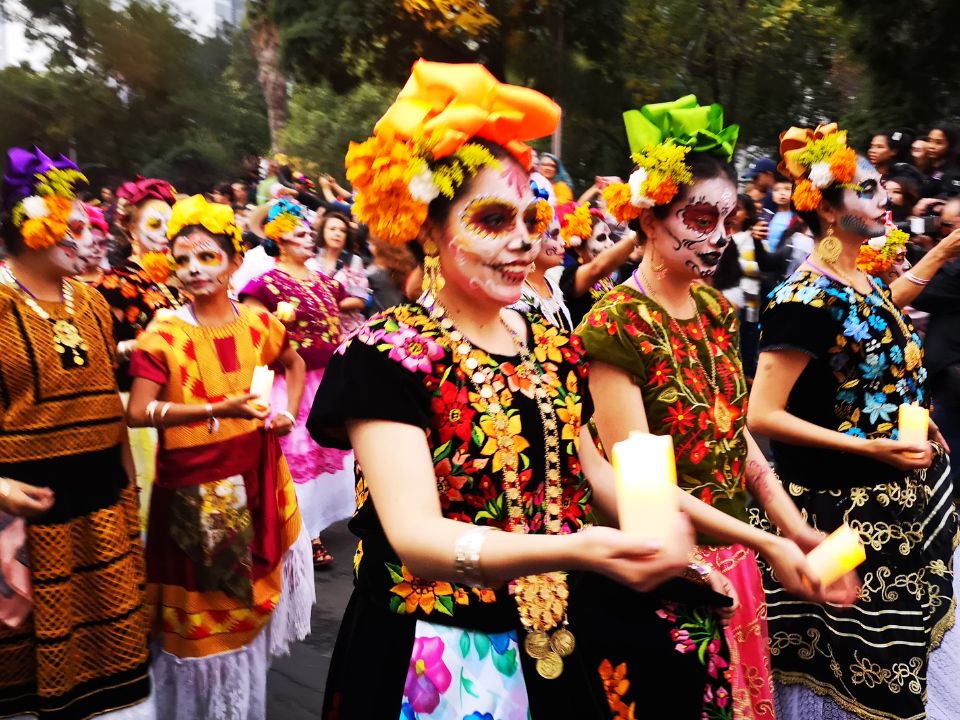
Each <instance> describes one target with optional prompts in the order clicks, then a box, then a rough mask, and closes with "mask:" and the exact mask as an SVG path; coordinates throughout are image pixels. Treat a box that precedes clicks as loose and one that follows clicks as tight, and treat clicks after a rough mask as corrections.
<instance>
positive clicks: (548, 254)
mask: <svg viewBox="0 0 960 720" xmlns="http://www.w3.org/2000/svg"><path fill="white" fill-rule="evenodd" d="M564 254H565V248H564V246H563V240H561V239H560V222H559V221H558V220H557V218H556V217H554V218H553V220H552V221H551V222H550V229H549V230H547V231H546V232H545V233H543V235H541V236H540V253H539V254H538V255H537V261H536V262H537V266H538V267H542V268H552V267H556V266H557V265H560V264H561V263H562V262H563V256H564Z"/></svg>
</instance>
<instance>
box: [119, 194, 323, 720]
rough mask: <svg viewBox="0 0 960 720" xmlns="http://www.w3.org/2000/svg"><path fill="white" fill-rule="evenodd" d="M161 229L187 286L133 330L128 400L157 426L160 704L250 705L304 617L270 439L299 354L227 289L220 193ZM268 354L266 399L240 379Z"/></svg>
mask: <svg viewBox="0 0 960 720" xmlns="http://www.w3.org/2000/svg"><path fill="white" fill-rule="evenodd" d="M167 232H168V234H169V236H170V240H171V251H172V254H173V260H174V263H175V264H176V268H177V269H176V273H177V278H178V279H179V281H180V282H181V283H182V284H183V287H184V288H185V290H186V291H187V292H188V293H190V295H191V297H192V298H193V301H192V302H191V303H190V304H188V305H185V306H184V307H182V308H180V309H179V310H177V311H176V312H175V313H171V314H169V315H164V316H162V317H159V318H156V319H155V320H154V322H153V323H152V324H151V326H150V328H149V329H148V330H147V332H145V333H144V334H143V335H142V336H141V337H140V339H139V341H138V345H137V350H136V351H134V354H133V357H132V359H131V366H130V372H131V374H132V375H133V377H134V384H133V390H132V392H131V394H130V406H129V409H128V412H127V419H128V422H129V423H130V424H131V425H133V426H147V425H149V426H152V427H155V428H157V429H158V432H159V434H160V450H159V452H158V456H157V478H156V482H155V484H154V487H153V497H152V502H151V504H150V519H149V523H148V528H147V546H146V558H147V611H148V617H149V621H150V622H151V623H152V629H153V631H154V635H155V637H156V638H157V646H156V649H155V652H154V659H153V677H154V681H155V697H156V702H157V716H158V718H160V719H161V720H165V719H171V720H172V718H191V719H193V718H195V719H198V720H206V719H209V720H219V719H220V718H223V717H227V716H229V717H238V718H248V719H250V720H261V719H262V718H264V717H265V716H266V687H265V686H266V675H267V669H268V667H269V664H270V660H271V658H273V657H275V656H277V655H280V654H285V653H286V652H288V650H289V645H290V643H291V642H295V641H297V640H302V639H303V638H304V636H306V634H307V633H308V632H309V629H310V607H311V605H312V604H313V601H314V585H313V565H312V563H311V562H310V541H309V538H308V536H307V533H306V532H305V531H304V530H303V528H302V521H301V518H300V512H299V510H298V508H297V499H296V493H295V491H294V487H293V481H292V479H291V477H290V472H289V470H288V468H287V463H286V461H285V459H284V457H283V454H282V452H281V450H280V445H279V442H278V436H283V435H287V434H289V433H290V431H291V430H292V428H293V426H294V423H295V421H296V413H297V411H298V410H299V407H300V399H301V396H302V394H303V383H304V363H303V360H302V359H301V358H300V356H299V355H298V354H297V352H296V350H294V349H293V348H292V347H291V346H290V343H289V339H288V337H287V333H286V330H285V329H284V326H283V324H282V323H281V322H280V321H279V320H277V319H276V318H275V317H273V316H272V315H271V314H270V313H268V312H267V311H266V310H264V309H259V310H255V309H252V308H250V307H248V306H246V305H238V304H236V303H234V302H233V301H232V300H231V299H230V297H229V295H228V287H229V279H230V274H231V273H232V272H233V271H234V270H236V268H237V267H239V265H240V260H241V255H242V253H243V241H242V239H241V233H240V229H239V228H238V227H237V225H236V223H235V221H234V215H233V210H232V209H231V208H230V206H229V205H217V204H213V203H208V202H207V201H206V200H204V198H203V196H201V195H196V196H194V197H191V198H188V199H186V200H181V201H180V202H178V203H177V204H176V205H175V206H174V208H173V213H172V214H171V217H170V223H169V226H168V229H167ZM275 363H277V364H279V365H281V366H282V367H283V372H284V375H285V378H286V387H287V393H286V395H287V398H286V405H281V406H277V405H269V406H268V405H267V404H266V402H267V401H266V400H265V399H264V398H263V397H262V396H258V395H253V394H250V390H251V381H252V377H253V376H254V369H255V368H256V367H259V366H266V365H273V364H275Z"/></svg>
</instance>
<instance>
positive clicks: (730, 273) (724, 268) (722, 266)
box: [712, 240, 743, 290]
mask: <svg viewBox="0 0 960 720" xmlns="http://www.w3.org/2000/svg"><path fill="white" fill-rule="evenodd" d="M742 277H743V270H742V269H741V268H740V250H739V248H737V244H736V243H735V242H733V241H732V240H731V241H730V242H729V243H727V246H726V247H725V248H724V249H723V254H722V255H721V256H720V262H719V263H718V264H717V272H716V273H715V274H714V276H713V283H712V284H713V287H714V288H715V289H717V290H727V289H729V288H732V287H737V285H739V284H740V279H741V278H742Z"/></svg>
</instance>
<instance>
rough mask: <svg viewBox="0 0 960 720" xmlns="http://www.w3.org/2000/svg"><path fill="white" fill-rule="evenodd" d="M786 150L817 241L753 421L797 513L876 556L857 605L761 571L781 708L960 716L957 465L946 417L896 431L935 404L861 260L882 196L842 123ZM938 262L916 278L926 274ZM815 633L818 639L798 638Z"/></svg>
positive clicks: (877, 229) (771, 339)
mask: <svg viewBox="0 0 960 720" xmlns="http://www.w3.org/2000/svg"><path fill="white" fill-rule="evenodd" d="M780 152H781V156H782V158H783V162H782V163H781V171H782V172H784V173H785V174H788V175H789V176H790V177H791V178H792V179H793V180H794V181H795V183H796V184H795V189H794V194H793V202H794V205H795V206H796V207H797V210H798V211H799V212H800V213H801V214H802V215H803V217H804V220H806V222H807V224H808V225H809V227H810V229H811V230H812V231H813V232H814V234H815V236H816V238H817V244H816V250H815V251H814V253H813V254H812V255H811V256H810V257H809V258H808V259H807V261H806V262H805V263H804V264H803V265H801V266H800V268H799V269H798V270H797V271H796V272H794V274H793V275H792V276H791V277H789V278H787V279H786V280H785V281H784V282H783V283H781V284H780V285H779V286H778V287H777V288H776V289H775V290H774V292H773V293H772V295H771V298H770V302H769V304H768V305H767V307H766V309H765V310H764V312H763V315H762V317H761V326H762V333H761V337H760V363H759V367H758V370H757V376H756V380H755V382H754V385H753V390H752V392H751V396H750V425H751V427H753V428H755V429H756V430H757V432H760V433H763V434H764V435H767V436H769V437H770V438H771V440H772V442H771V447H772V449H773V453H774V457H775V458H776V461H777V469H778V471H779V472H780V475H781V476H782V478H783V481H784V482H785V483H788V484H789V488H790V495H791V496H792V499H793V501H794V502H795V503H796V505H797V506H798V507H799V508H800V509H801V511H802V512H803V513H804V514H805V515H806V516H807V517H809V518H811V522H814V523H815V524H816V527H818V528H819V529H822V530H826V531H828V532H829V531H832V530H834V529H835V528H837V527H838V526H839V525H841V524H843V523H847V524H849V525H850V526H851V527H853V528H854V529H855V530H857V532H858V533H859V534H860V537H861V539H862V541H863V544H864V546H865V549H866V561H865V562H864V564H863V565H861V567H860V568H859V572H860V574H861V577H862V578H863V590H862V592H861V593H860V599H859V602H858V603H857V606H856V608H855V609H853V610H851V611H849V612H846V613H843V612H838V611H836V609H834V608H828V607H822V606H818V605H811V604H808V603H804V602H798V601H796V600H794V599H790V598H788V597H786V596H785V593H784V590H783V588H782V587H781V586H780V584H779V583H778V582H777V579H776V578H775V577H774V576H772V575H770V574H769V573H765V574H764V585H765V587H766V591H767V598H768V602H769V623H770V640H771V647H772V648H773V651H774V652H773V673H774V679H775V680H776V681H777V683H776V695H777V701H778V717H780V718H782V719H783V720H798V719H799V718H804V720H807V719H813V720H818V719H819V718H841V719H846V718H876V717H897V718H922V717H928V716H929V717H931V718H947V717H952V716H953V715H954V714H955V713H956V708H955V702H954V704H953V705H951V704H950V703H951V700H950V698H954V697H955V687H956V670H957V666H958V662H960V635H958V632H957V631H956V630H950V632H947V630H949V629H950V628H951V627H952V626H953V624H954V609H955V604H954V587H953V584H952V581H953V577H954V574H953V571H954V567H953V559H952V557H953V548H954V545H955V543H956V529H957V528H956V518H955V514H954V511H953V503H952V502H951V500H952V497H951V485H952V483H951V482H950V480H949V464H948V460H947V457H946V454H945V452H944V442H943V438H942V437H941V436H940V433H939V432H938V430H937V428H936V425H935V424H934V423H932V422H931V424H930V432H929V439H930V442H926V441H923V442H919V443H917V442H906V441H901V440H900V439H899V430H898V427H897V413H898V408H899V407H900V405H902V404H917V405H922V406H927V405H929V402H930V398H929V395H928V388H927V383H926V378H927V370H926V368H925V367H924V355H923V348H922V342H921V339H920V337H919V335H918V334H917V332H916V331H915V329H914V328H913V326H912V325H911V324H910V320H909V318H908V317H907V316H906V315H904V313H903V312H902V311H901V309H900V307H899V302H898V294H899V293H898V290H897V288H896V287H894V288H888V287H887V286H886V285H885V284H884V283H883V281H881V280H880V279H879V278H875V277H871V276H869V275H868V274H866V273H865V272H863V271H862V270H861V268H860V266H861V265H863V264H864V263H863V260H864V257H869V256H870V254H871V253H870V252H867V248H869V242H870V241H871V239H873V238H877V237H882V236H883V235H884V219H885V209H886V199H887V198H886V192H885V191H884V189H883V187H882V185H881V183H880V176H879V174H878V173H877V171H876V169H874V168H873V167H871V166H870V165H869V164H868V163H866V162H865V161H863V160H860V161H858V159H857V157H856V154H855V153H854V151H853V150H852V149H851V148H849V147H848V145H847V141H846V132H845V131H842V130H839V129H838V127H837V126H836V124H830V125H824V126H820V127H818V128H816V129H815V130H810V129H805V128H797V127H794V128H790V129H789V130H787V131H786V132H784V133H783V134H782V135H781V139H780ZM865 245H866V246H867V247H866V248H865V247H864V246H865ZM874 254H875V253H874ZM943 259H944V258H942V257H941V258H940V259H939V261H936V262H943ZM926 262H927V263H931V262H935V261H934V259H933V258H931V259H930V260H928V261H926ZM931 270H932V272H935V271H936V267H933V268H932V269H931V267H930V265H929V264H926V265H925V266H924V268H922V269H921V267H920V265H918V266H917V267H916V268H914V270H913V272H914V273H915V274H916V275H917V276H918V278H919V280H920V282H922V281H923V278H924V277H929V276H930V274H932V272H931ZM897 283H903V284H905V285H907V286H909V285H911V284H912V283H911V282H910V281H909V280H906V279H903V278H901V279H900V280H898V281H897ZM895 284H896V283H895ZM906 587H909V588H910V590H909V591H907V592H901V591H899V590H898V591H895V592H894V591H891V590H889V589H890V588H906ZM851 628H855V629H853V630H851ZM945 633H946V635H945ZM814 634H815V635H816V637H817V642H815V643H813V645H811V646H807V645H806V644H805V643H801V644H800V645H797V644H795V643H794V642H793V640H792V639H793V638H796V637H810V638H812V637H813V636H814ZM941 641H942V644H941ZM937 646H939V647H938V649H936V650H935V651H933V648H936V647H937ZM931 651H932V652H931ZM928 658H929V667H928ZM908 668H909V670H907V669H908ZM867 673H869V676H870V677H872V678H885V679H884V680H883V681H879V682H867V681H866V677H867ZM928 691H929V692H928ZM925 701H926V703H925Z"/></svg>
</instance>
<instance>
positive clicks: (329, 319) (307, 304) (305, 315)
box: [240, 269, 356, 538]
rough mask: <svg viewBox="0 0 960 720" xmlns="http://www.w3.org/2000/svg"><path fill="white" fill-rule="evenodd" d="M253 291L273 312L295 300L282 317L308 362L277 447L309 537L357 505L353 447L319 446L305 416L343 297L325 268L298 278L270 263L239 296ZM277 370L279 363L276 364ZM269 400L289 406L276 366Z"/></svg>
mask: <svg viewBox="0 0 960 720" xmlns="http://www.w3.org/2000/svg"><path fill="white" fill-rule="evenodd" d="M245 297H252V298H254V299H255V300H257V301H258V302H259V303H260V304H261V305H263V306H264V307H265V308H267V310H269V311H270V312H271V313H276V311H277V304H278V303H279V302H281V301H285V302H288V303H291V304H292V305H293V312H294V315H293V317H292V318H291V319H289V320H287V319H284V320H283V324H284V327H285V328H286V330H287V338H288V339H289V342H290V346H291V347H292V348H293V349H294V350H296V351H297V353H298V354H299V355H300V357H302V358H303V360H304V362H305V364H306V366H307V378H306V385H305V387H304V392H303V402H302V403H301V406H300V412H299V413H298V416H297V424H296V425H295V426H294V428H293V431H292V432H291V433H290V434H289V435H286V436H285V437H282V438H280V447H281V448H282V449H283V455H284V457H285V458H286V459H287V464H288V465H289V466H290V474H291V475H293V481H294V483H296V490H297V502H298V503H299V505H300V514H301V515H302V516H303V522H304V525H305V526H306V528H307V532H308V533H309V535H310V537H311V538H315V537H318V536H319V535H320V532H321V531H322V530H324V529H325V528H327V527H328V526H329V525H331V524H332V523H334V522H337V521H338V520H343V519H344V518H348V517H350V515H352V514H353V511H354V510H355V509H356V500H355V493H354V485H353V459H352V453H350V452H348V451H345V450H338V449H336V448H327V447H320V446H319V445H317V444H316V443H315V442H314V441H313V440H312V439H311V438H310V434H309V433H308V432H307V428H306V420H307V416H308V415H309V413H310V406H311V405H312V404H313V398H314V397H315V396H316V394H317V389H318V388H319V387H320V380H321V379H322V378H323V371H324V369H325V368H326V366H327V363H328V362H330V357H331V356H332V355H333V351H334V350H335V349H336V347H337V345H339V344H340V301H341V300H343V299H344V298H345V297H347V294H346V291H345V290H344V287H343V285H341V284H340V283H339V282H337V281H336V280H331V279H330V278H328V277H327V276H326V275H324V274H323V273H319V272H315V273H312V277H311V278H310V279H309V280H298V279H296V278H293V277H291V276H290V275H288V274H287V273H285V272H284V271H283V270H280V269H274V270H271V271H269V272H267V273H265V274H264V275H261V276H260V277H258V278H256V279H254V280H251V281H250V282H249V283H248V284H247V286H246V287H245V288H243V290H242V291H241V293H240V299H241V300H242V299H243V298H245ZM274 369H276V370H282V366H279V365H275V368H274ZM271 405H272V407H274V408H281V409H282V408H286V407H287V383H286V379H285V378H284V376H283V374H282V372H278V374H277V380H276V382H275V383H274V385H273V393H272V397H271Z"/></svg>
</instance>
